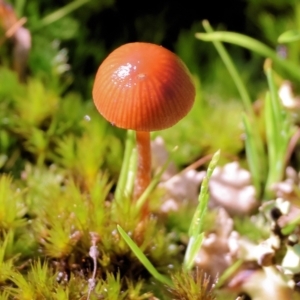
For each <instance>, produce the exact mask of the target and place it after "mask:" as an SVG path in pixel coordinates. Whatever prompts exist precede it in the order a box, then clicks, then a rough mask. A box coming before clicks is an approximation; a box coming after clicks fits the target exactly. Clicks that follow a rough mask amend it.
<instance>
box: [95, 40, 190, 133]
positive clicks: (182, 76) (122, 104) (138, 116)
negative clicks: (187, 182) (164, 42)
mask: <svg viewBox="0 0 300 300" xmlns="http://www.w3.org/2000/svg"><path fill="white" fill-rule="evenodd" d="M93 99H94V103H95V105H96V107H97V109H98V111H99V112H100V114H101V115H102V116H103V117H104V118H105V119H107V120H108V121H109V122H110V123H112V124H113V125H115V126H117V127H120V128H126V129H133V130H137V131H153V130H161V129H165V128H168V127H171V126H172V125H174V124H175V123H177V122H178V121H179V120H180V119H182V118H183V117H184V116H185V115H186V114H187V113H188V112H189V110H190V109H191V107H192V105H193V103H194V99H195V87H194V84H193V82H192V79H191V76H190V74H189V71H188V69H187V67H186V66H185V64H184V63H183V62H182V61H181V60H180V59H179V58H178V57H177V56H176V55H175V54H174V53H172V52H171V51H169V50H167V49H165V48H163V47H161V46H158V45H155V44H150V43H129V44H125V45H123V46H121V47H119V48H117V49H116V50H114V51H113V52H112V53H111V54H110V55H109V56H108V57H107V58H106V59H105V60H104V61H103V63H102V64H101V65H100V67H99V69H98V72H97V74H96V78H95V82H94V87H93Z"/></svg>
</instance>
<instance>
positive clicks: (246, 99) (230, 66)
mask: <svg viewBox="0 0 300 300" xmlns="http://www.w3.org/2000/svg"><path fill="white" fill-rule="evenodd" d="M202 24H203V27H204V29H205V30H206V32H208V33H212V32H214V31H213V28H212V27H211V25H210V24H209V22H208V21H207V20H205V21H203V22H202ZM212 43H213V44H214V46H215V48H216V50H217V51H218V53H219V55H220V57H221V59H222V61H223V63H224V64H225V66H226V68H227V70H228V72H229V74H230V75H231V77H232V79H233V81H234V83H235V85H236V87H237V89H238V91H239V94H240V96H241V99H242V101H243V103H244V107H245V109H246V110H247V112H248V113H249V114H250V115H253V114H254V112H253V108H252V102H251V98H250V96H249V93H248V91H247V89H246V87H245V84H244V83H243V80H242V78H241V76H240V75H239V72H238V71H237V69H236V67H235V65H234V63H233V61H232V59H231V57H230V56H229V54H228V52H227V51H226V49H225V47H224V46H223V44H222V43H221V42H219V41H212Z"/></svg>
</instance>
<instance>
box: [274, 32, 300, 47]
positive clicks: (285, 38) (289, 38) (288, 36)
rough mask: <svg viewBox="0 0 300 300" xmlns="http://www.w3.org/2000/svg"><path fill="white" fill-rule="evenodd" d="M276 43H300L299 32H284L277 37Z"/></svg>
mask: <svg viewBox="0 0 300 300" xmlns="http://www.w3.org/2000/svg"><path fill="white" fill-rule="evenodd" d="M277 41H278V43H280V44H285V43H292V42H297V41H300V30H297V29H293V30H288V31H285V32H284V33H282V34H281V35H280V36H279V37H278V40H277Z"/></svg>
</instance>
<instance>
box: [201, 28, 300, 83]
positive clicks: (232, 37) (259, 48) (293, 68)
mask: <svg viewBox="0 0 300 300" xmlns="http://www.w3.org/2000/svg"><path fill="white" fill-rule="evenodd" d="M196 38H198V39H200V40H202V41H206V42H213V41H219V42H226V43H231V44H235V45H238V46H241V47H244V48H246V49H249V50H251V51H253V52H257V53H258V54H260V55H262V56H264V57H266V58H271V59H272V60H273V61H274V63H276V64H277V65H278V66H280V67H281V68H282V70H284V71H285V72H287V73H288V74H289V75H290V76H292V77H293V78H294V79H295V80H297V81H298V82H299V81H300V72H299V69H298V66H297V65H295V64H293V63H292V62H290V61H288V60H283V59H281V58H280V57H279V56H278V55H277V53H276V51H274V50H273V49H271V48H270V47H268V46H266V45H265V44H263V43H261V42H259V41H257V40H255V39H253V38H251V37H249V36H246V35H243V34H240V33H235V32H226V31H215V32H212V33H196Z"/></svg>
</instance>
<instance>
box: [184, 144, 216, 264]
mask: <svg viewBox="0 0 300 300" xmlns="http://www.w3.org/2000/svg"><path fill="white" fill-rule="evenodd" d="M219 158H220V150H218V151H217V152H216V153H215V154H214V156H213V157H212V160H211V162H210V163H209V165H208V169H207V172H206V176H205V177H204V179H203V182H202V185H201V190H200V194H199V198H198V201H199V204H198V207H197V208H196V211H195V213H194V216H193V219H192V222H191V225H190V228H189V237H190V240H189V243H188V246H187V251H186V253H185V257H184V262H183V267H184V268H185V269H186V270H190V269H191V268H192V267H193V264H194V260H195V257H196V255H197V253H198V252H199V250H200V248H201V245H202V241H203V238H204V233H202V229H203V222H204V217H205V215H206V212H207V205H208V200H209V191H208V183H209V179H210V177H211V175H212V173H213V171H214V169H215V167H216V165H217V163H218V161H219Z"/></svg>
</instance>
